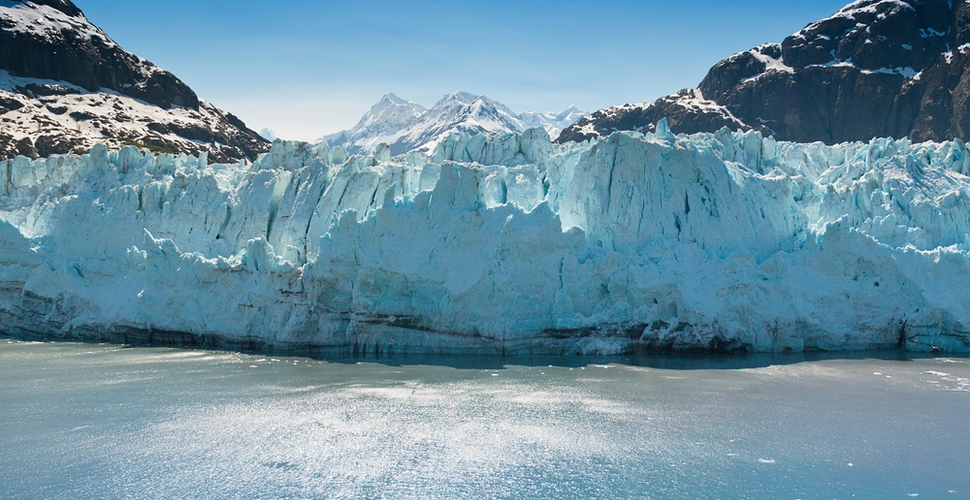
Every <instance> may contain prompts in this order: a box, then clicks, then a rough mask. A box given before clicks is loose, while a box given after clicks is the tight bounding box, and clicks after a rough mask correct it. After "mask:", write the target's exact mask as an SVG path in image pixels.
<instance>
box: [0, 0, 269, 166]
mask: <svg viewBox="0 0 970 500" xmlns="http://www.w3.org/2000/svg"><path fill="white" fill-rule="evenodd" d="M97 143H105V144H107V145H109V146H111V147H121V146H124V145H137V146H139V147H143V148H150V149H154V150H156V151H170V152H182V153H188V154H199V153H201V152H207V153H208V154H209V157H210V158H212V159H213V160H216V161H229V160H232V159H241V158H250V159H255V158H256V156H257V155H259V154H260V153H263V152H265V151H267V150H268V149H269V144H268V142H266V141H265V140H264V139H262V138H261V137H259V135H258V134H256V133H255V132H253V131H252V130H249V129H248V128H247V127H246V125H245V124H244V123H243V122H242V121H240V120H239V119H238V118H237V117H235V116H233V115H232V114H230V113H227V112H225V111H222V110H220V109H218V108H216V107H215V106H213V105H211V104H209V103H207V102H205V101H203V100H201V99H199V98H198V96H196V94H195V92H193V91H192V89H190V88H189V87H188V86H187V85H185V84H184V83H183V82H182V81H181V80H179V79H178V78H176V77H175V75H173V74H171V73H169V72H167V71H165V70H163V69H160V68H158V67H156V66H155V65H153V64H152V63H151V62H149V61H147V60H145V59H143V58H141V57H138V56H136V55H134V54H131V53H130V52H127V51H125V50H124V49H123V48H121V47H120V46H118V44H116V43H115V42H114V41H113V40H111V38H109V37H108V35H107V34H105V33H104V32H103V31H101V29H99V28H98V27H97V26H94V25H93V24H91V22H90V21H88V19H87V18H86V17H84V14H83V13H82V12H81V10H80V9H78V8H77V6H75V5H74V4H73V3H71V1H70V0H30V1H25V0H19V1H14V0H5V1H0V158H10V157H13V156H16V155H18V154H20V155H26V156H29V157H33V158H36V157H38V156H48V155H51V154H59V153H69V152H74V151H87V150H89V149H90V148H91V147H92V146H94V145H95V144H97Z"/></svg>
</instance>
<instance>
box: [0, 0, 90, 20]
mask: <svg viewBox="0 0 970 500" xmlns="http://www.w3.org/2000/svg"><path fill="white" fill-rule="evenodd" d="M5 3H6V4H24V5H29V4H34V5H46V6H48V7H52V8H54V9H57V10H59V11H61V12H63V13H65V14H67V15H68V16H71V17H83V16H84V13H83V12H81V9H79V8H78V7H77V5H74V3H73V2H71V0H11V1H8V2H0V7H2V6H3V4H5Z"/></svg>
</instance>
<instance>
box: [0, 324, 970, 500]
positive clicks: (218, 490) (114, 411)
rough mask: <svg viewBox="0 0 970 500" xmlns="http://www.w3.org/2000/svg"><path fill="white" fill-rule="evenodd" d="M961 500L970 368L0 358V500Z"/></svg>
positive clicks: (946, 361) (192, 355) (181, 355)
mask: <svg viewBox="0 0 970 500" xmlns="http://www.w3.org/2000/svg"><path fill="white" fill-rule="evenodd" d="M47 498H49V499H92V498H100V499H114V498H118V499H121V498H124V499H156V498H179V499H193V498H218V499H222V498H226V499H229V498H232V499H237V498H238V499H250V498H252V499H274V498H308V499H309V498H313V499H316V498H354V499H357V498H363V499H366V498H463V499H465V498H646V499H651V498H655V499H662V498H692V499H707V498H710V499H742V498H745V499H746V498H750V499H806V500H807V499H851V498H872V499H895V498H898V499H910V498H920V499H970V360H968V359H966V358H947V357H939V358H907V357H905V356H903V355H901V354H900V353H873V354H857V355H853V356H851V359H846V358H845V357H843V358H842V359H838V358H824V357H817V358H812V357H805V356H787V357H751V356H748V357H740V358H737V357H730V358H728V357H725V358H700V359H698V358H680V357H652V358H636V359H603V360H597V359H583V358H567V359H553V360H542V359H523V360H514V359H468V358H454V359H447V358H430V359H419V358H409V359H390V358H388V359H376V360H354V359H345V360H313V359H306V358H284V357H270V356H259V355H247V354H240V353H227V352H216V351H196V350H179V349H167V348H129V347H123V346H116V345H98V344H72V343H31V342H20V341H14V340H5V339H3V340H0V499H5V500H6V499H47Z"/></svg>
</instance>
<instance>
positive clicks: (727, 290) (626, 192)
mask: <svg viewBox="0 0 970 500" xmlns="http://www.w3.org/2000/svg"><path fill="white" fill-rule="evenodd" d="M379 149H380V151H379V152H378V154H376V155H374V156H348V155H347V152H346V151H345V150H344V148H342V147H338V148H334V149H328V148H326V147H323V146H312V145H310V144H307V143H294V142H282V141H277V142H276V143H274V145H273V147H272V150H271V152H270V153H269V154H268V155H265V156H263V157H261V158H260V159H259V160H257V161H256V162H255V163H253V164H251V165H250V164H232V165H208V164H207V163H206V162H205V161H199V160H197V159H195V158H192V157H184V156H183V157H175V158H173V157H172V156H170V155H161V156H158V157H155V156H152V155H150V154H148V155H146V154H142V153H140V152H139V151H138V150H137V149H135V148H126V149H123V150H121V151H120V152H119V151H108V150H106V149H105V148H104V147H103V146H99V147H96V148H95V149H94V150H92V152H91V153H90V154H89V155H84V156H81V157H79V156H63V157H53V158H50V159H46V160H37V161H33V162H32V161H30V160H28V159H26V158H23V157H21V158H17V159H16V160H13V161H7V162H0V333H15V334H18V335H20V336H32V335H35V336H38V337H47V338H50V337H57V338H70V339H87V340H112V341H118V342H128V343H132V342H134V343H141V342H155V343H171V344H182V345H197V346H223V347H233V348H244V349H262V348H269V349H281V350H290V351H291V352H298V353H302V354H307V353H312V354H321V353H327V352H342V353H349V352H366V353H387V352H392V353H396V352H420V353H443V352H451V353H455V352H460V353H476V354H497V355H501V354H538V353H545V354H563V353H600V354H615V353H623V352H638V351H643V350H651V349H664V350H665V349H702V350H715V351H775V352H783V351H802V350H814V349H821V350H845V349H849V350H859V349H875V348H886V349H898V348H905V349H909V350H915V351H933V350H940V351H949V352H970V294H967V293H966V291H967V289H968V284H970V177H968V174H970V151H968V149H967V146H966V144H965V143H963V142H962V141H952V142H945V143H933V142H929V143H922V144H913V143H911V142H910V141H909V140H907V139H902V140H892V139H876V140H873V141H871V142H869V143H848V144H841V145H838V146H825V145H823V144H820V143H812V144H798V143H784V142H781V143H780V142H776V141H775V140H774V139H772V138H767V139H765V138H763V137H762V135H761V134H760V133H758V132H757V131H749V132H744V133H742V132H732V131H730V130H728V129H726V128H725V129H722V130H720V131H718V132H717V133H715V134H698V135H694V136H690V137H688V136H674V135H673V134H672V133H671V132H670V130H669V129H668V128H667V127H666V122H660V124H659V125H658V131H657V133H656V134H653V133H650V134H645V135H641V134H638V133H629V132H617V133H614V134H611V135H610V136H609V137H608V138H605V139H597V140H594V141H591V142H583V143H575V142H572V143H569V144H564V145H558V144H553V143H551V142H550V140H549V138H548V136H547V135H546V134H545V133H544V132H542V131H541V130H537V129H530V130H529V131H526V132H525V133H524V134H521V135H520V134H493V135H487V136H486V135H476V136H469V135H462V136H449V137H448V138H446V139H445V140H444V141H442V142H441V143H440V144H439V146H438V147H437V148H436V149H435V151H434V153H433V154H432V155H430V156H427V155H423V154H421V153H413V154H409V155H404V156H397V157H391V156H390V155H389V154H388V151H387V150H386V149H384V148H379Z"/></svg>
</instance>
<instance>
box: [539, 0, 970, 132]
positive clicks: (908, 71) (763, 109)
mask: <svg viewBox="0 0 970 500" xmlns="http://www.w3.org/2000/svg"><path fill="white" fill-rule="evenodd" d="M967 102H970V2H966V1H962V0H961V1H950V0H859V1H856V2H852V3H850V4H848V5H846V6H845V7H844V8H842V9H840V10H839V11H838V12H836V13H834V14H833V15H831V16H829V17H827V18H825V19H822V20H819V21H817V22H813V23H811V24H809V25H808V26H806V27H805V28H804V29H802V30H801V31H799V32H797V33H795V34H792V35H791V36H789V37H788V38H786V39H785V40H784V41H783V42H782V43H766V44H764V45H761V46H758V47H755V48H753V49H751V50H747V51H744V52H741V53H739V54H735V55H733V56H731V57H729V58H727V59H725V60H723V61H721V62H719V63H718V64H716V65H715V66H714V67H713V68H711V70H710V72H708V74H707V76H706V77H705V78H704V80H703V81H701V82H700V84H699V85H698V88H696V89H687V90H684V91H681V92H679V93H677V94H674V95H671V96H668V97H664V98H662V99H659V100H657V101H656V102H652V103H640V104H625V105H621V106H614V107H610V108H606V109H602V110H599V111H596V112H593V113H591V114H589V115H588V116H586V117H585V118H584V119H583V120H581V121H580V122H578V123H576V124H575V125H573V126H572V127H569V128H567V129H566V130H565V131H564V132H563V134H562V135H560V136H559V139H558V140H559V141H561V142H566V141H582V140H584V139H589V138H593V137H605V136H607V135H609V134H611V133H613V132H614V131H616V130H639V131H648V130H652V127H653V126H654V124H656V123H657V121H659V120H660V119H661V118H664V117H666V118H668V121H669V123H670V127H671V129H672V130H673V131H674V132H676V133H694V132H714V131H716V130H718V129H719V128H721V127H722V126H728V127H731V128H741V129H745V130H747V129H757V130H760V131H762V132H764V133H766V134H771V135H773V136H774V137H776V138H778V139H783V140H791V141H798V142H812V141H823V142H825V143H828V144H835V143H839V142H843V141H854V140H863V141H867V140H869V139H870V138H872V137H909V138H911V139H912V140H915V141H924V140H936V141H940V140H946V139H951V138H960V139H962V140H970V107H968V106H967Z"/></svg>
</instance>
